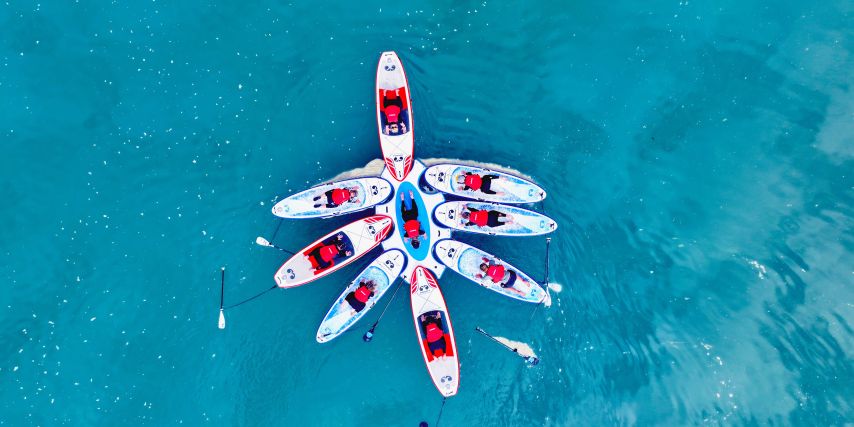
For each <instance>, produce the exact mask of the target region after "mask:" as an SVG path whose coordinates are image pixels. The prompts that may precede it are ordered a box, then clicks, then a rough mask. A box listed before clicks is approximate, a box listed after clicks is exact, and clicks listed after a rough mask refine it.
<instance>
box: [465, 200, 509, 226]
mask: <svg viewBox="0 0 854 427" xmlns="http://www.w3.org/2000/svg"><path fill="white" fill-rule="evenodd" d="M460 218H462V223H463V225H465V226H466V227H470V226H473V225H476V226H478V227H481V228H483V227H490V228H492V227H500V226H502V225H504V224H511V223H513V215H509V214H506V213H502V212H498V211H497V210H494V209H493V210H491V211H487V210H480V209H475V208H472V207H469V206H468V205H466V210H464V211H462V212H461V213H460Z"/></svg>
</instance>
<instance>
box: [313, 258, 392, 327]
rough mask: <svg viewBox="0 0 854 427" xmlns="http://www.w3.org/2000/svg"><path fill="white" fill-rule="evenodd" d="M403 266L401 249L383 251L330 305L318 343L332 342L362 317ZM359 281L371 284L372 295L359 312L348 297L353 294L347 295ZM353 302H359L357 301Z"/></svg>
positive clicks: (389, 285) (321, 323) (380, 296)
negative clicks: (372, 285) (372, 284)
mask: <svg viewBox="0 0 854 427" xmlns="http://www.w3.org/2000/svg"><path fill="white" fill-rule="evenodd" d="M405 265H406V255H405V254H404V253H403V251H401V250H400V249H391V250H388V251H386V252H383V253H382V254H381V255H380V256H379V257H377V259H375V260H374V261H373V262H371V264H370V265H368V266H367V267H366V268H365V269H364V270H362V272H361V273H359V275H358V276H356V278H355V279H353V282H352V283H350V285H349V286H347V288H345V289H344V292H342V293H341V295H340V296H339V297H338V299H337V300H335V303H334V304H332V308H330V309H329V312H328V313H326V317H324V318H323V321H322V322H320V327H319V328H318V329H317V342H319V343H324V342H327V341H332V340H333V339H335V338H337V337H338V336H339V335H341V334H343V333H344V332H345V331H346V330H347V329H349V328H350V327H351V326H353V325H354V324H355V323H356V322H358V321H359V319H361V318H362V317H364V316H365V314H367V312H368V311H370V310H371V308H373V307H374V305H376V303H377V301H379V300H380V299H381V298H382V297H383V295H384V294H385V292H386V291H387V290H388V289H389V288H391V285H392V283H394V281H395V279H397V276H399V275H400V273H401V272H402V271H403V267H404V266H405ZM362 282H365V283H370V282H373V283H374V290H373V292H374V295H373V296H371V297H370V298H369V299H368V301H367V302H365V303H364V304H365V305H364V307H362V309H361V311H356V309H355V308H354V307H353V305H352V304H351V303H350V302H349V301H348V299H349V300H352V299H353V296H350V297H349V298H348V296H349V295H350V294H351V293H353V292H355V291H356V289H357V288H358V287H359V286H360V284H361V283H362ZM356 304H357V305H358V302H357V303H356Z"/></svg>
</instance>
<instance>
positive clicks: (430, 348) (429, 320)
mask: <svg viewBox="0 0 854 427" xmlns="http://www.w3.org/2000/svg"><path fill="white" fill-rule="evenodd" d="M409 293H410V296H411V303H412V318H413V319H414V320H415V333H416V334H417V335H418V346H419V347H420V348H421V355H422V356H424V363H425V364H426V365H427V371H428V372H430V378H432V379H433V384H435V385H436V388H437V389H439V393H442V396H445V397H450V396H453V395H455V394H457V389H459V388H460V361H459V357H458V356H457V343H456V341H454V329H453V328H452V327H451V317H450V316H449V315H448V307H447V305H445V298H444V297H443V296H442V291H441V290H439V284H438V283H437V282H436V277H435V276H433V273H431V272H430V270H427V269H426V268H424V267H423V266H418V267H416V268H415V271H413V273H412V280H411V281H410V287H409ZM431 339H432V340H433V341H430V340H431Z"/></svg>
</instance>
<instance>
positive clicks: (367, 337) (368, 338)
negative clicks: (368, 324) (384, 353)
mask: <svg viewBox="0 0 854 427" xmlns="http://www.w3.org/2000/svg"><path fill="white" fill-rule="evenodd" d="M362 339H363V340H364V341H365V342H371V340H372V339H374V334H373V333H372V332H371V331H368V332H365V335H364V336H362Z"/></svg>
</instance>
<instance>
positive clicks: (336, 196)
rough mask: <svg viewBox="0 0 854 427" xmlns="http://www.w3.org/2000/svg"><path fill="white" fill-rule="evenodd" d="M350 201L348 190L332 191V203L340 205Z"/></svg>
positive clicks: (337, 189)
mask: <svg viewBox="0 0 854 427" xmlns="http://www.w3.org/2000/svg"><path fill="white" fill-rule="evenodd" d="M347 200H350V190H348V189H346V188H336V189H334V190H332V203H335V204H336V205H341V204H344V203H345V202H347Z"/></svg>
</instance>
